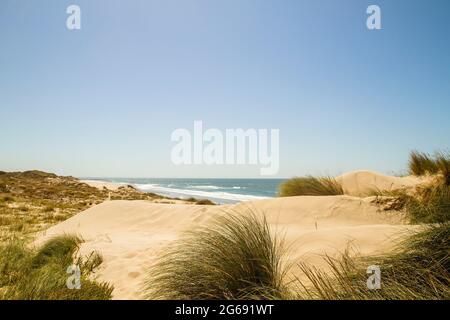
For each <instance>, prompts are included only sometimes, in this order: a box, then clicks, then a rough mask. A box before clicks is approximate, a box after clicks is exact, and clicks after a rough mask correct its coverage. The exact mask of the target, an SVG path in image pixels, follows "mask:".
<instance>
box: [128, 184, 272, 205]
mask: <svg viewBox="0 0 450 320" xmlns="http://www.w3.org/2000/svg"><path fill="white" fill-rule="evenodd" d="M134 186H135V187H136V188H138V189H139V190H142V191H147V192H153V193H162V194H163V195H169V196H176V195H179V196H186V197H190V196H192V197H204V198H210V199H223V200H229V201H236V202H239V201H250V200H260V199H269V198H268V197H261V196H252V195H248V194H236V193H229V192H210V191H201V190H186V189H175V188H167V187H161V186H159V185H157V184H135V185H134ZM204 187H207V186H204ZM210 187H212V186H210ZM217 188H219V187H217ZM211 189H212V188H211Z"/></svg>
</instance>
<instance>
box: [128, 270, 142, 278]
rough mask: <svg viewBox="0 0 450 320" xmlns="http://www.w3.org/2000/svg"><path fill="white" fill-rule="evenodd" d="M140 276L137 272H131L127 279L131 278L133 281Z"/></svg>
mask: <svg viewBox="0 0 450 320" xmlns="http://www.w3.org/2000/svg"><path fill="white" fill-rule="evenodd" d="M140 275H141V273H140V272H137V271H132V272H129V273H128V277H130V278H133V279H135V278H137V277H139V276H140Z"/></svg>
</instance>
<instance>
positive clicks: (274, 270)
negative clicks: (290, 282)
mask: <svg viewBox="0 0 450 320" xmlns="http://www.w3.org/2000/svg"><path fill="white" fill-rule="evenodd" d="M282 252H283V245H282V242H281V241H279V240H278V238H277V237H276V236H274V235H272V234H271V232H270V230H269V226H268V224H267V221H266V219H265V218H264V216H261V217H259V216H257V215H255V214H253V213H249V214H248V215H242V214H229V215H223V216H220V217H218V218H214V219H213V221H212V223H210V224H209V225H208V226H205V227H201V228H199V229H197V230H195V231H191V232H188V233H186V234H185V235H184V237H182V238H181V239H180V240H179V241H176V242H175V243H174V244H173V245H172V246H171V247H170V248H169V249H168V252H167V253H166V254H164V255H163V256H161V257H160V259H159V260H158V261H157V262H156V264H154V265H153V266H152V267H151V268H150V270H149V274H148V279H147V281H146V292H147V294H146V296H147V298H149V299H193V300H198V299H269V298H275V297H276V298H280V297H282V296H283V294H284V292H285V288H284V281H283V279H284V276H285V274H286V271H287V268H286V267H283V266H282V264H281V256H282Z"/></svg>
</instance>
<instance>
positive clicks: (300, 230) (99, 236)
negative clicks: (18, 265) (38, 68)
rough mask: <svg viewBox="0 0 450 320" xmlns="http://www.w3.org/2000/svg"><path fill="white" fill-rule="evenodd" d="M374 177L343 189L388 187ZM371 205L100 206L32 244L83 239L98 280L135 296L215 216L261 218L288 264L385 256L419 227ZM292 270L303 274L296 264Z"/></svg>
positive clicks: (351, 200)
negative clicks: (96, 262) (162, 259)
mask: <svg viewBox="0 0 450 320" xmlns="http://www.w3.org/2000/svg"><path fill="white" fill-rule="evenodd" d="M379 177H380V175H376V176H371V175H370V174H369V173H364V174H361V173H358V174H356V175H353V176H352V175H347V176H345V175H344V178H343V179H344V185H345V186H346V188H349V190H353V191H354V190H361V188H366V186H365V183H368V182H369V183H371V184H375V185H376V186H377V187H378V189H382V188H384V187H386V186H388V185H389V186H390V185H391V184H386V180H388V179H384V178H383V179H380V178H379ZM386 177H387V176H386ZM392 178H395V179H392V180H393V181H397V178H396V177H392ZM404 181H407V182H408V183H410V186H414V183H420V181H413V180H411V181H410V180H404V179H403V178H402V180H401V182H402V183H399V185H403V182H404ZM352 183H353V185H352ZM371 187H372V185H371ZM353 191H352V192H353ZM373 200H374V198H373V197H368V198H360V197H355V196H349V195H344V196H300V197H288V198H275V199H265V200H258V201H249V202H242V203H239V204H236V205H221V206H193V205H187V204H158V203H152V202H150V201H140V200H135V201H127V200H116V201H105V202H103V203H102V204H99V205H97V206H95V207H92V208H90V209H88V210H86V211H83V212H81V213H79V214H77V215H75V216H73V217H72V218H70V219H68V220H66V221H64V222H62V223H60V224H58V225H56V226H53V227H51V228H50V229H48V230H47V231H46V232H45V234H43V235H42V236H41V237H39V238H38V240H37V244H39V243H42V242H43V241H45V240H47V239H49V238H51V237H53V236H55V235H59V234H64V233H74V234H77V235H79V236H81V237H83V239H84V240H85V243H84V244H83V245H82V247H81V254H83V253H84V252H86V253H87V252H90V251H92V250H97V251H99V252H100V253H101V254H102V255H103V258H104V262H103V264H102V265H101V267H100V269H99V270H98V272H97V276H98V278H99V280H102V281H108V282H110V283H111V284H113V285H114V287H115V290H114V292H113V298H114V299H140V298H142V283H143V280H144V278H145V272H146V270H147V268H148V266H149V265H151V264H152V263H153V262H154V261H155V259H156V258H157V257H158V255H159V254H161V253H162V252H164V248H165V246H167V245H169V244H170V242H171V241H173V240H175V239H178V237H179V236H180V235H181V234H182V233H183V232H184V231H187V230H192V229H193V228H195V227H196V226H200V225H204V224H206V223H207V222H208V220H209V219H211V218H212V217H214V216H215V215H219V214H227V213H232V212H245V211H246V210H251V211H252V212H260V213H264V214H265V215H266V216H267V220H268V223H269V224H270V226H271V228H273V230H275V231H276V232H280V233H281V234H283V235H284V236H285V239H286V243H287V244H288V245H289V256H288V259H289V262H293V263H295V262H308V263H312V264H314V265H318V266H321V265H323V260H322V255H323V254H329V255H337V254H339V253H340V252H343V251H344V250H345V249H346V248H347V247H348V246H349V245H351V246H352V247H354V248H356V249H357V251H358V253H359V254H360V255H363V256H365V255H373V254H379V253H384V252H386V251H388V250H390V249H392V248H393V246H395V244H396V243H397V242H398V241H399V240H400V239H402V237H403V236H406V235H409V234H410V233H411V232H415V231H416V230H418V228H419V227H418V226H412V225H408V224H407V221H406V220H405V217H404V215H403V214H402V213H401V212H398V211H386V210H384V208H383V207H381V206H380V205H378V204H377V203H376V202H374V201H373ZM292 272H293V274H296V275H297V276H300V277H301V276H302V275H301V274H299V273H298V272H299V270H298V269H297V268H295V267H294V268H293V269H292Z"/></svg>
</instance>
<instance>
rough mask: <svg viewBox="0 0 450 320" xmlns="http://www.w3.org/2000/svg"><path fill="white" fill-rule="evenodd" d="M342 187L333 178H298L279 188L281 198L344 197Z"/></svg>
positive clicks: (284, 183) (286, 182)
mask: <svg viewBox="0 0 450 320" xmlns="http://www.w3.org/2000/svg"><path fill="white" fill-rule="evenodd" d="M343 194H344V190H343V189H342V186H341V185H340V184H339V183H338V182H337V181H336V179H334V178H332V177H318V178H317V177H312V176H308V177H297V178H292V179H290V180H288V181H285V182H283V183H282V184H281V185H280V186H279V191H278V195H279V196H280V197H293V196H336V195H343Z"/></svg>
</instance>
